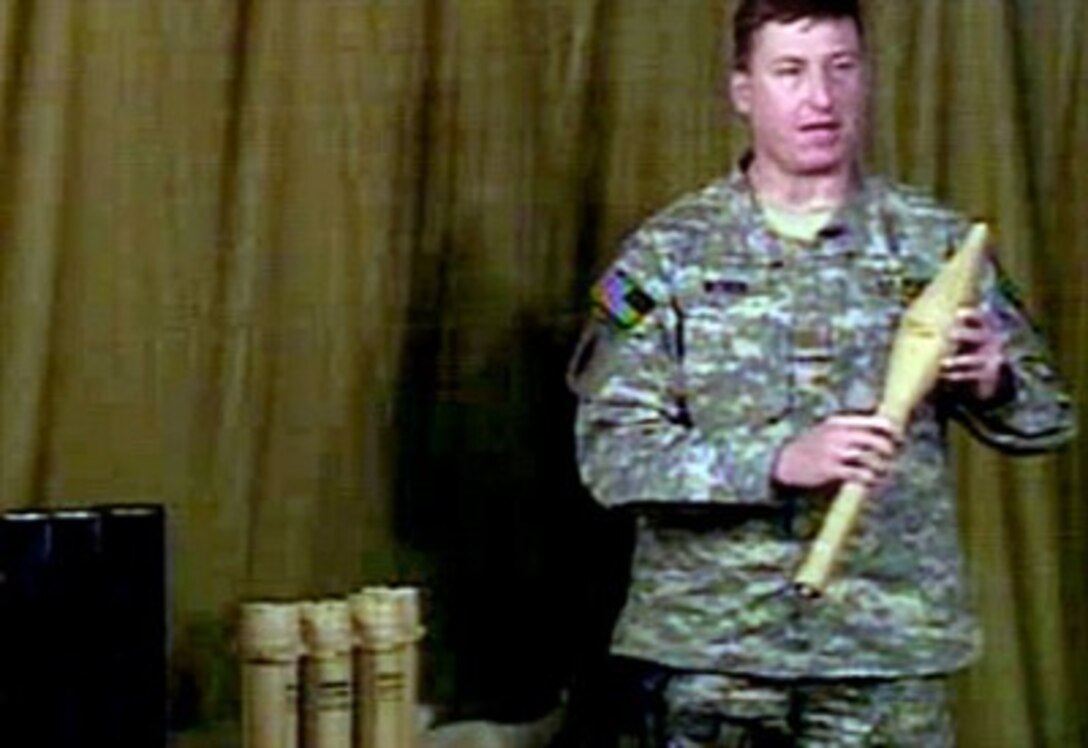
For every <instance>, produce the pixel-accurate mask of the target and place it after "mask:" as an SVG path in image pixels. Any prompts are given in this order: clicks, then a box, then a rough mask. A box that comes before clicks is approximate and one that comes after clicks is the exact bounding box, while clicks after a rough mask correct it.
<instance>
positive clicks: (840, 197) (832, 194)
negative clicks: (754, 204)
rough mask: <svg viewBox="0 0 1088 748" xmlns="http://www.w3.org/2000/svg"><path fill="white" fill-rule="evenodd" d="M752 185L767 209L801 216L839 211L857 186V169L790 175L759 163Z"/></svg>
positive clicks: (750, 176)
mask: <svg viewBox="0 0 1088 748" xmlns="http://www.w3.org/2000/svg"><path fill="white" fill-rule="evenodd" d="M748 181H749V183H750V184H751V185H752V189H753V190H754V191H755V194H756V197H757V198H758V199H759V201H760V203H762V204H764V205H773V206H776V207H778V208H781V209H783V210H788V211H792V212H797V213H805V212H810V211H828V210H835V209H836V208H838V207H839V206H841V205H842V204H843V203H845V202H846V201H847V199H848V198H849V197H850V193H851V192H852V191H853V190H854V188H855V186H856V184H857V172H856V170H855V169H853V168H844V169H843V170H841V171H837V172H832V173H828V174H803V175H798V174H787V173H785V172H783V171H782V170H780V169H776V168H774V167H773V166H768V165H767V164H766V163H761V162H760V160H759V159H756V160H755V161H753V162H752V165H751V166H750V167H748Z"/></svg>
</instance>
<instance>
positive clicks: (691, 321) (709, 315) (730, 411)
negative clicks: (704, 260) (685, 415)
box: [680, 271, 790, 428]
mask: <svg viewBox="0 0 1088 748" xmlns="http://www.w3.org/2000/svg"><path fill="white" fill-rule="evenodd" d="M692 285H693V288H691V289H690V290H689V291H688V292H687V293H685V294H683V295H682V297H681V299H680V306H681V310H680V311H681V314H682V319H683V326H682V337H683V340H682V344H683V347H682V370H683V375H684V386H685V390H686V394H687V397H688V405H689V408H690V410H691V415H692V418H693V420H694V421H695V422H696V423H697V424H699V425H701V426H704V427H709V428H736V427H737V426H741V427H743V426H744V425H752V426H758V425H761V424H765V423H771V422H774V421H776V420H778V419H780V418H781V417H782V416H783V415H784V414H785V413H786V411H787V410H788V409H789V407H790V381H789V380H790V374H789V372H790V368H789V361H788V342H787V341H788V337H787V327H786V320H785V319H784V315H785V308H784V307H785V304H784V300H783V299H782V298H781V297H778V296H776V295H775V294H774V293H773V289H772V288H771V287H770V285H769V283H768V282H767V279H766V278H765V276H763V275H762V274H761V273H759V272H754V271H748V272H743V271H738V272H733V273H729V274H724V275H720V276H705V277H703V278H701V279H700V280H699V282H698V284H697V286H696V284H692Z"/></svg>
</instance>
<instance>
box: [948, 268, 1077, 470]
mask: <svg viewBox="0 0 1088 748" xmlns="http://www.w3.org/2000/svg"><path fill="white" fill-rule="evenodd" d="M982 288H983V290H982V306H983V308H984V309H986V310H987V311H988V312H989V313H990V314H992V315H993V316H994V318H995V319H997V320H998V323H999V325H1000V329H1001V331H1002V333H1003V335H1004V336H1005V345H1006V351H1005V352H1006V356H1007V358H1008V362H1009V368H1008V374H1009V379H1008V383H1007V384H1008V387H1006V388H1004V389H1005V396H1004V397H1001V398H999V399H998V401H997V403H979V402H977V401H975V400H972V399H968V398H960V399H959V400H958V401H957V403H956V409H957V411H958V414H959V416H960V417H961V419H962V420H963V422H964V424H965V425H966V426H967V428H968V429H970V430H971V432H972V433H974V434H975V435H976V436H977V437H978V438H979V439H981V440H982V441H984V442H986V443H987V444H989V445H991V446H993V447H995V448H997V449H1000V450H1002V451H1006V452H1014V453H1023V452H1039V451H1045V450H1050V449H1055V448H1057V447H1059V446H1061V445H1062V444H1064V443H1066V442H1067V441H1069V440H1070V439H1071V438H1072V437H1073V435H1074V433H1075V429H1076V427H1075V416H1074V412H1073V405H1072V400H1071V398H1070V396H1069V394H1068V391H1067V389H1066V388H1065V386H1064V384H1063V383H1062V381H1061V379H1060V378H1059V376H1058V374H1057V373H1056V371H1055V369H1054V367H1053V365H1052V363H1051V359H1050V356H1049V354H1048V352H1047V350H1046V346H1045V344H1044V342H1043V340H1042V338H1041V336H1040V335H1039V334H1038V332H1037V331H1036V330H1035V328H1034V327H1033V326H1032V324H1031V322H1030V321H1029V320H1028V317H1027V315H1026V313H1025V312H1024V311H1023V309H1022V307H1021V305H1020V303H1019V300H1018V294H1017V293H1016V290H1015V288H1014V287H1013V285H1012V283H1011V281H1009V279H1008V277H1007V276H1006V275H1005V274H1004V272H1003V271H1002V270H1001V269H1000V267H998V266H997V265H996V264H990V265H988V266H987V268H986V272H985V274H984V277H983V284H982Z"/></svg>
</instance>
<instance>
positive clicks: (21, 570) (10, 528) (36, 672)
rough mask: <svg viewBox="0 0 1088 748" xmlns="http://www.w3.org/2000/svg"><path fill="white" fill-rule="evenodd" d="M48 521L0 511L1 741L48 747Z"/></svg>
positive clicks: (51, 674)
mask: <svg viewBox="0 0 1088 748" xmlns="http://www.w3.org/2000/svg"><path fill="white" fill-rule="evenodd" d="M52 537H53V533H52V526H51V524H50V522H49V515H48V514H47V513H45V512H39V511H29V510H25V511H13V512H7V513H5V514H3V515H0V568H2V570H3V585H2V588H0V607H2V611H0V626H2V629H3V633H2V636H0V652H2V662H0V683H2V685H0V691H2V692H3V710H4V714H3V723H2V724H0V732H2V734H0V742H2V743H3V745H43V746H52V745H53V744H54V742H55V741H54V736H53V734H52V730H53V725H54V714H53V707H54V704H55V698H54V692H53V684H54V681H55V679H56V678H57V677H58V673H57V669H58V666H59V658H58V657H57V654H56V652H55V650H54V646H53V645H54V638H55V637H54V630H55V628H56V620H55V617H54V607H55V600H56V591H55V585H54V580H53V574H52V569H51V568H50V556H51V552H52Z"/></svg>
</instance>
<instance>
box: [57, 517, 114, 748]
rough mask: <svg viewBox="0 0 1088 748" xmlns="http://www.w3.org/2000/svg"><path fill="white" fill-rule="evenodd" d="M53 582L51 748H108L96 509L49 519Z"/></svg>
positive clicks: (99, 534) (99, 533)
mask: <svg viewBox="0 0 1088 748" xmlns="http://www.w3.org/2000/svg"><path fill="white" fill-rule="evenodd" d="M49 524H50V527H51V532H52V537H51V549H50V551H51V552H50V570H51V575H52V580H53V601H52V605H51V610H52V617H53V621H52V627H51V632H52V636H53V642H52V654H53V656H54V657H55V658H56V666H55V677H54V678H53V680H52V687H51V689H50V690H51V693H52V708H53V714H54V725H53V727H52V728H51V731H52V733H53V735H54V742H53V744H54V745H55V746H57V748H81V747H82V746H90V745H103V746H104V745H108V744H109V743H108V742H106V735H105V733H104V732H103V729H104V727H105V722H104V721H103V706H104V704H103V695H104V692H103V690H102V680H103V678H104V677H105V675H106V672H107V671H106V670H105V666H106V662H105V661H104V657H103V652H102V649H101V647H100V641H101V637H102V631H103V623H104V621H103V606H102V602H103V595H104V593H105V588H104V585H103V573H102V572H103V569H102V554H101V521H100V518H99V514H98V512H96V511H91V510H88V509H61V510H56V511H54V512H53V513H52V514H51V515H50V517H49Z"/></svg>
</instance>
